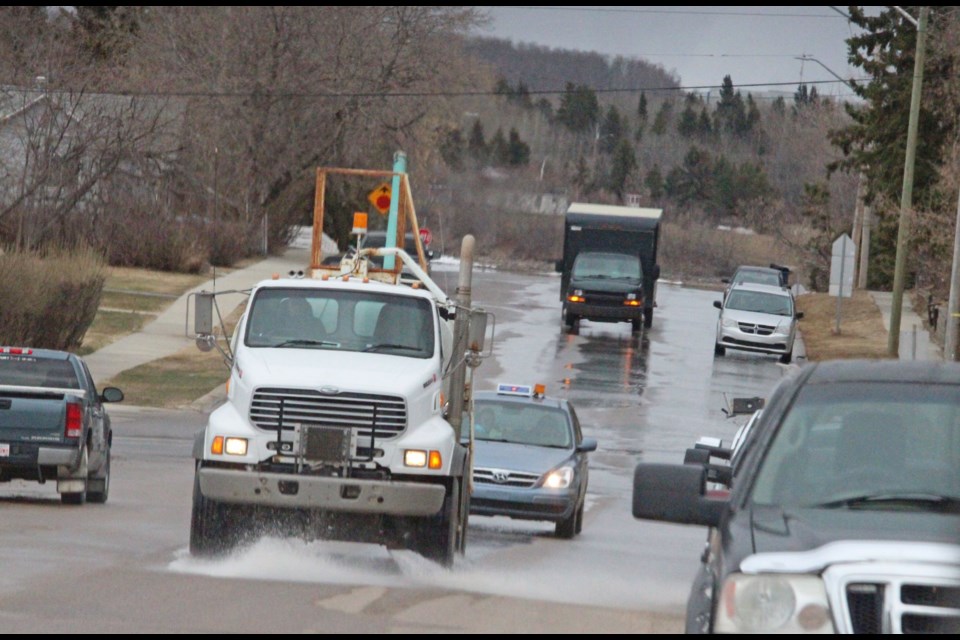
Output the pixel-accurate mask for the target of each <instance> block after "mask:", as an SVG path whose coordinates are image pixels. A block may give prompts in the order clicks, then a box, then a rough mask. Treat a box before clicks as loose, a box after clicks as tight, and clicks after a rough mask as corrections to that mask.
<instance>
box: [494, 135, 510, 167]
mask: <svg viewBox="0 0 960 640" xmlns="http://www.w3.org/2000/svg"><path fill="white" fill-rule="evenodd" d="M490 163H491V164H492V165H493V166H495V167H505V166H507V165H508V164H510V145H509V143H508V142H507V138H506V136H504V135H503V129H500V128H498V129H497V132H496V133H494V134H493V137H492V138H490Z"/></svg>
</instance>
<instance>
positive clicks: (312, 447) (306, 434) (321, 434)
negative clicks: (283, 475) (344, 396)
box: [300, 425, 353, 463]
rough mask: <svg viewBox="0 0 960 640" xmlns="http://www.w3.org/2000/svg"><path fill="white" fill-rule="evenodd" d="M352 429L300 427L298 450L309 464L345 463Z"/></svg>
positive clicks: (348, 452)
mask: <svg viewBox="0 0 960 640" xmlns="http://www.w3.org/2000/svg"><path fill="white" fill-rule="evenodd" d="M352 433H353V429H349V428H345V427H320V426H310V425H302V426H301V431H300V448H301V451H302V452H303V457H304V459H306V460H309V461H311V462H328V463H336V462H346V461H347V460H348V459H349V458H350V452H351V435H352Z"/></svg>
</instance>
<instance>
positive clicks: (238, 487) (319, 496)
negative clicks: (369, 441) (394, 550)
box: [198, 467, 446, 516]
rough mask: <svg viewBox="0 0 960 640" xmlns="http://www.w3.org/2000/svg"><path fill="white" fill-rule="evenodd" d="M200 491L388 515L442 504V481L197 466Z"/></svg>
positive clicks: (241, 500) (427, 512)
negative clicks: (411, 480) (360, 478)
mask: <svg viewBox="0 0 960 640" xmlns="http://www.w3.org/2000/svg"><path fill="white" fill-rule="evenodd" d="M198 472H199V475H200V492H201V493H202V494H203V496H204V497H205V498H208V499H210V500H215V501H217V502H226V503H233V504H248V505H258V506H264V507H281V508H283V507H286V508H292V509H320V510H327V511H342V512H349V513H365V514H382V515H393V516H431V515H434V514H436V513H439V511H440V509H441V508H442V507H443V499H444V496H445V495H446V489H445V488H444V487H443V485H441V484H430V483H425V482H398V481H390V482H388V481H383V480H356V479H352V478H332V477H328V476H322V477H321V476H307V475H293V474H286V473H264V472H257V471H242V470H235V469H221V468H215V467H201V468H200V469H199V471H198Z"/></svg>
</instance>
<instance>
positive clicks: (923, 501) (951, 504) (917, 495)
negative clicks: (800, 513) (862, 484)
mask: <svg viewBox="0 0 960 640" xmlns="http://www.w3.org/2000/svg"><path fill="white" fill-rule="evenodd" d="M895 504H902V505H907V506H917V507H925V506H926V507H933V508H936V509H937V510H944V511H947V510H949V511H955V510H960V497H957V496H945V495H940V494H938V493H926V492H923V491H916V492H907V493H892V492H888V493H875V494H867V495H859V496H850V497H847V498H839V499H837V500H830V501H828V502H823V503H821V504H817V505H814V506H816V507H819V508H823V509H837V508H840V507H846V508H848V509H856V508H860V507H870V506H874V505H876V506H885V505H895Z"/></svg>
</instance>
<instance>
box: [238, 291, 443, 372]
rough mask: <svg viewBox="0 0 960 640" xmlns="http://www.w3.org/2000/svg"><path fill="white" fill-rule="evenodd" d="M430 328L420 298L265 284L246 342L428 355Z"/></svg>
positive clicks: (430, 315)
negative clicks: (268, 286) (289, 287)
mask: <svg viewBox="0 0 960 640" xmlns="http://www.w3.org/2000/svg"><path fill="white" fill-rule="evenodd" d="M434 332H435V327H434V320H433V311H432V308H431V306H430V303H429V302H428V301H427V300H424V299H421V298H411V297H409V296H395V295H390V294H374V293H367V292H359V291H331V290H324V289H281V288H276V289H274V288H270V289H263V290H261V291H259V292H258V293H257V295H256V297H255V299H254V300H253V303H252V306H251V310H250V320H249V322H248V323H247V335H246V338H245V343H246V345H247V346H250V347H270V348H302V349H332V350H338V351H364V352H376V353H386V354H391V355H399V356H406V357H413V358H429V357H432V356H433V352H434V345H435V339H434Z"/></svg>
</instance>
